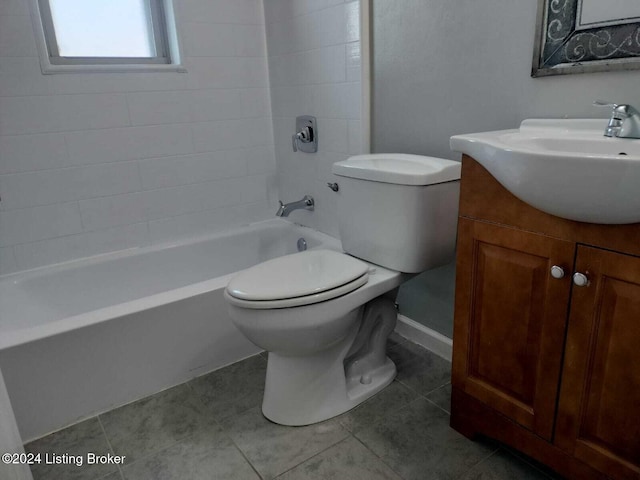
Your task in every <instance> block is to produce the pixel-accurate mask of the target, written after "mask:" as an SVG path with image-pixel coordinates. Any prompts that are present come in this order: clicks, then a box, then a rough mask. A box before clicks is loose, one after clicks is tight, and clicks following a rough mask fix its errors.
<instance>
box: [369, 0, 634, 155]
mask: <svg viewBox="0 0 640 480" xmlns="http://www.w3.org/2000/svg"><path fill="white" fill-rule="evenodd" d="M537 3H538V2H537V1H531V0H491V1H485V2H478V1H474V0H456V1H455V2H442V1H436V0H402V1H399V2H389V1H387V0H373V18H374V25H373V37H374V41H373V43H374V47H373V56H374V68H373V83H374V87H373V90H374V94H373V95H374V97H373V118H374V131H373V139H374V140H373V146H374V149H375V151H396V150H402V151H405V152H410V153H420V154H427V155H436V156H443V157H448V158H455V159H457V158H460V155H459V154H457V153H454V152H451V151H450V150H449V137H450V136H451V135H454V134H457V133H470V132H479V131H487V130H496V129H502V128H515V127H517V126H518V125H519V123H520V121H522V120H523V119H525V118H532V117H555V118H561V117H564V116H569V117H605V116H606V115H607V113H608V112H606V111H605V110H600V109H597V108H595V107H592V106H591V103H592V102H593V100H595V99H599V98H602V99H605V100H612V101H616V102H619V103H631V104H633V105H637V106H640V71H632V72H612V73H598V74H580V75H564V76H556V77H545V78H531V77H530V72H531V58H532V55H533V38H534V27H535V21H536V8H537Z"/></svg>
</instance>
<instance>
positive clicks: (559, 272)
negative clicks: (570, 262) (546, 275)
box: [551, 265, 564, 279]
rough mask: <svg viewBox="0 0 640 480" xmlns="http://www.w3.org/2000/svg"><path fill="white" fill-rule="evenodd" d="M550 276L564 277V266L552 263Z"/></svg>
mask: <svg viewBox="0 0 640 480" xmlns="http://www.w3.org/2000/svg"><path fill="white" fill-rule="evenodd" d="M551 276H552V277H553V278H557V279H560V278H564V268H562V267H559V266H558V265H554V266H553V267H551Z"/></svg>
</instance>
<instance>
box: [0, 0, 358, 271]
mask: <svg viewBox="0 0 640 480" xmlns="http://www.w3.org/2000/svg"><path fill="white" fill-rule="evenodd" d="M174 4H175V7H176V16H177V21H178V27H179V34H180V38H181V40H182V42H181V45H182V50H183V57H184V62H183V63H184V66H185V67H186V69H187V73H168V72H161V73H126V74H123V73H98V74H96V73H91V74H90V73H81V74H56V75H43V74H42V73H41V71H40V67H39V59H38V54H37V51H36V45H35V37H34V34H33V29H32V26H31V19H30V16H29V7H28V0H11V1H4V2H2V3H1V4H0V191H1V192H2V200H1V201H0V274H4V273H10V272H13V271H18V270H24V269H29V268H34V267H38V266H41V265H47V264H52V263H59V262H63V261H66V260H70V259H74V258H78V257H86V256H91V255H96V254H100V253H105V252H110V251H115V250H122V249H127V248H132V247H138V246H143V245H148V244H155V243H165V242H173V241H176V240H180V239H184V238H189V237H193V236H197V235H202V234H207V233H210V232H212V231H215V230H220V229H223V228H226V227H229V226H232V225H237V224H243V223H247V222H251V221H256V220H262V219H266V218H269V217H272V216H273V214H274V212H275V208H276V207H277V200H278V198H281V199H282V200H283V201H285V202H288V201H292V200H298V199H299V198H301V197H302V195H303V194H305V193H309V194H312V195H313V196H314V197H315V198H316V211H315V212H314V213H313V215H304V214H301V212H296V213H294V215H292V219H294V220H296V221H299V222H301V223H303V224H306V225H309V226H312V227H315V228H318V229H320V230H322V231H324V232H326V233H330V234H334V235H335V234H336V233H337V229H336V218H335V199H334V196H333V195H332V193H333V192H331V191H330V190H328V189H327V188H326V182H328V181H331V180H332V178H331V175H330V167H331V164H332V163H333V162H335V161H338V160H342V159H344V158H346V157H347V156H348V154H349V153H359V152H360V151H361V146H360V42H359V2H358V1H347V2H345V1H343V0H317V1H316V0H314V1H306V0H295V1H293V0H265V1H264V5H263V1H262V0H174ZM265 18H266V22H265ZM267 46H268V51H269V53H268V55H267ZM302 114H307V115H315V116H317V117H318V121H319V139H320V149H319V152H318V154H314V155H309V154H300V153H298V154H294V153H293V152H292V149H291V135H292V134H293V133H294V117H295V116H296V115H302ZM274 130H275V137H274ZM274 138H275V142H274ZM274 144H275V147H274ZM276 157H277V161H276ZM276 163H277V167H276ZM276 172H277V177H276Z"/></svg>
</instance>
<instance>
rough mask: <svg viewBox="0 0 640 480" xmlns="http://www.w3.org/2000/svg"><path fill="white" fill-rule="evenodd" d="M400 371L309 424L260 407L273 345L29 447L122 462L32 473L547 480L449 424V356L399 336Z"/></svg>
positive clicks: (110, 478)
mask: <svg viewBox="0 0 640 480" xmlns="http://www.w3.org/2000/svg"><path fill="white" fill-rule="evenodd" d="M388 351H389V356H390V357H391V358H392V359H393V360H394V361H395V362H396V364H397V365H398V377H397V379H396V380H395V381H394V382H393V383H392V384H391V385H390V386H389V387H388V388H386V389H385V390H383V391H382V392H380V393H379V394H378V395H376V396H374V397H373V398H371V399H370V400H368V401H367V402H365V403H363V404H362V405H360V406H358V407H357V408H355V409H354V410H351V411H350V412H347V413H345V414H343V415H340V416H338V417H336V418H334V419H331V420H328V421H325V422H322V423H319V424H315V425H310V426H306V427H284V426H281V425H276V424H273V423H271V422H269V421H268V420H266V419H265V418H264V417H263V416H262V413H261V411H260V404H261V401H262V391H263V385H264V375H265V367H266V357H265V354H260V355H257V356H254V357H251V358H248V359H246V360H244V361H242V362H238V363H235V364H233V365H230V366H228V367H225V368H223V369H220V370H217V371H214V372H212V373H210V374H208V375H204V376H202V377H198V378H196V379H194V380H192V381H190V382H188V383H186V384H183V385H179V386H177V387H174V388H172V389H169V390H165V391H164V392H160V393H158V394H156V395H153V396H150V397H147V398H144V399H142V400H139V401H137V402H134V403H131V404H129V405H125V406H123V407H120V408H117V409H115V410H112V411H110V412H106V413H104V414H101V415H99V416H98V417H94V418H91V419H89V420H86V421H84V422H82V423H79V424H76V425H74V426H71V427H69V428H67V429H65V430H62V431H60V432H57V433H54V434H52V435H50V436H48V437H44V438H42V439H39V440H36V441H34V442H32V443H30V444H27V445H26V450H27V451H30V452H34V453H37V452H41V453H42V454H45V453H46V452H66V453H68V454H69V455H74V456H78V455H82V456H83V457H84V458H86V453H87V452H93V453H97V454H107V453H111V454H115V455H125V456H126V458H125V460H124V464H123V465H121V466H118V465H91V466H87V465H86V464H85V465H83V466H82V467H77V466H75V465H63V466H55V465H48V466H45V465H41V466H35V467H34V468H33V469H32V470H33V473H34V480H54V479H56V480H57V479H64V480H85V479H86V480H89V479H91V480H123V479H124V480H200V479H202V480H205V479H206V480H210V479H229V480H252V479H255V480H259V479H265V480H266V479H273V478H278V479H283V480H284V479H287V480H293V479H313V480H326V479H340V480H413V479H415V480H424V479H429V480H445V479H460V480H473V479H483V480H513V479H516V478H517V479H518V480H544V479H547V478H549V477H548V475H549V473H548V472H547V471H541V470H538V469H537V468H536V467H534V466H532V465H531V464H530V463H527V460H524V459H521V458H519V457H517V456H515V455H514V454H512V453H510V452H507V451H506V450H504V449H502V448H499V447H498V446H497V445H495V444H493V443H491V442H489V441H478V442H472V441H470V440H467V439H466V438H464V437H463V436H462V435H460V434H458V433H457V432H455V431H453V430H451V429H450V428H449V427H448V423H449V415H448V410H449V395H450V385H449V383H448V382H449V377H450V364H449V363H448V362H447V361H445V360H442V359H441V358H439V357H436V356H435V355H433V354H431V353H430V352H428V351H426V350H424V349H422V348H421V347H419V346H417V345H415V344H413V343H411V342H408V341H406V340H405V339H403V338H402V337H399V336H397V335H393V337H392V339H391V340H390V345H389V350H388Z"/></svg>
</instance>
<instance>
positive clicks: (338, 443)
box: [274, 419, 355, 480]
mask: <svg viewBox="0 0 640 480" xmlns="http://www.w3.org/2000/svg"><path fill="white" fill-rule="evenodd" d="M329 420H331V419H329ZM325 421H326V420H325ZM321 423H322V422H321ZM292 428H297V427H292ZM340 428H342V429H343V430H344V431H345V432H347V433H348V434H349V435H347V436H346V437H345V438H343V439H342V440H339V441H337V442H336V443H333V444H331V445H329V446H328V447H326V448H324V449H323V450H321V451H319V452H318V453H315V454H313V455H311V456H310V457H309V458H307V459H305V460H303V461H301V462H300V463H298V464H296V465H294V466H293V467H291V468H289V469H287V470H285V471H284V472H282V473H279V474H278V475H276V477H275V478H274V480H275V479H277V478H279V477H281V476H282V475H284V474H285V473H287V472H290V471H291V470H293V469H295V468H297V467H299V466H300V465H302V464H303V463H306V462H308V461H309V460H311V459H313V458H316V457H317V456H319V455H322V454H323V453H324V452H326V451H327V450H330V449H332V448H333V447H335V446H338V445H340V444H341V443H343V442H346V441H347V440H349V437H352V438H355V437H353V435H352V434H351V432H349V430H347V429H346V428H344V427H343V426H342V425H340Z"/></svg>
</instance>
